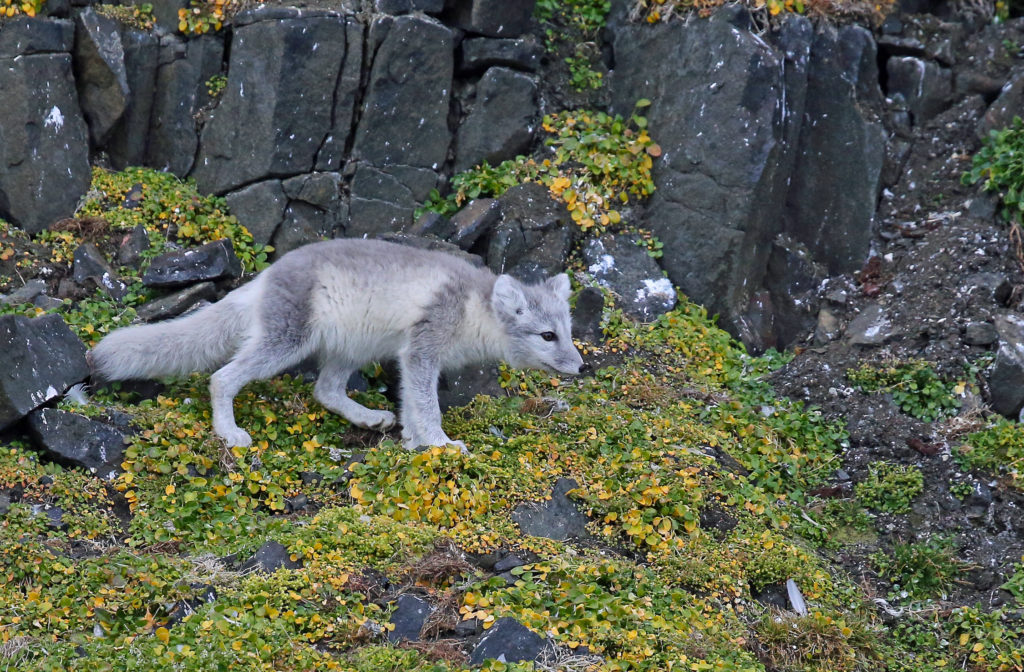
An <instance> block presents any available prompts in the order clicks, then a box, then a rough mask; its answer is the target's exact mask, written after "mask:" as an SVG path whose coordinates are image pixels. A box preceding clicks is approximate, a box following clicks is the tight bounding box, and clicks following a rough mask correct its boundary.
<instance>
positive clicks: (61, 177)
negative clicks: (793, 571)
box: [0, 19, 90, 233]
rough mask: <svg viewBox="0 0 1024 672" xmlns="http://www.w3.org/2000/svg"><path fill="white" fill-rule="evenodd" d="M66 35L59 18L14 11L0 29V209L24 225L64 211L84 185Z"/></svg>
mask: <svg viewBox="0 0 1024 672" xmlns="http://www.w3.org/2000/svg"><path fill="white" fill-rule="evenodd" d="M73 39H74V24H73V23H71V22H70V21H63V20H52V19H17V20H14V21H11V22H9V23H7V24H5V25H4V26H3V30H0V99H2V100H3V104H2V105H0V217H2V218H4V219H7V220H8V221H10V222H11V223H13V224H14V225H16V226H19V227H21V228H22V229H24V230H25V231H28V232H29V233H37V232H39V231H42V230H43V229H45V228H47V227H48V226H49V225H50V224H52V223H53V222H54V221H56V220H58V219H62V218H64V217H69V216H70V215H71V214H72V213H74V211H75V206H76V205H77V203H78V199H79V198H81V196H82V194H84V193H85V190H86V189H87V188H88V187H89V178H90V174H89V144H88V135H87V133H88V132H87V129H86V125H85V120H84V119H83V117H82V111H81V109H80V108H79V104H78V94H77V91H76V90H75V81H74V74H73V72H72V64H71V54H70V50H71V46H72V43H73ZM35 157H46V160H45V161H41V160H38V159H37V158H35Z"/></svg>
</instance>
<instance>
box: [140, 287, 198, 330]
mask: <svg viewBox="0 0 1024 672" xmlns="http://www.w3.org/2000/svg"><path fill="white" fill-rule="evenodd" d="M216 298H217V288H216V287H214V285H213V283H212V282H200V283H199V284H198V285H192V286H191V287H186V288H185V289H183V290H181V291H180V292H175V293H173V294H169V295H167V296H164V297H161V298H159V299H155V300H153V301H149V302H147V303H144V304H142V305H141V306H139V307H138V308H137V309H136V313H137V315H138V318H139V319H140V320H142V321H143V322H156V321H158V320H166V319H169V318H172V317H177V316H178V315H181V314H182V313H184V312H185V311H187V310H188V309H189V308H191V307H193V306H195V305H197V304H198V303H200V302H203V301H207V302H213V301H214V300H215V299H216Z"/></svg>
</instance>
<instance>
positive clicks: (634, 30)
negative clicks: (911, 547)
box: [611, 8, 885, 345]
mask: <svg viewBox="0 0 1024 672" xmlns="http://www.w3.org/2000/svg"><path fill="white" fill-rule="evenodd" d="M746 27H747V17H746V14H745V13H744V12H743V11H742V10H736V9H733V8H723V9H721V10H719V11H718V12H716V14H715V15H714V16H713V17H712V18H711V19H710V20H708V21H707V22H702V23H699V24H691V25H688V26H682V25H671V24H666V25H659V26H655V27H654V28H653V29H651V28H650V27H648V26H643V27H635V26H628V25H627V26H624V27H622V28H621V29H619V30H618V31H617V32H616V37H615V54H616V67H615V70H614V72H613V75H612V77H611V84H612V89H613V101H614V108H615V110H616V111H617V112H619V113H621V114H628V113H629V111H630V110H631V109H632V107H633V105H634V103H635V102H636V101H637V100H639V99H641V98H647V99H649V100H651V101H652V104H651V106H650V107H649V108H647V109H646V110H645V111H644V112H645V114H646V116H647V117H648V120H649V127H650V128H652V129H656V131H654V132H656V133H657V137H658V142H659V144H660V145H661V147H662V149H663V154H662V156H661V158H660V159H658V160H657V161H655V164H654V169H653V173H654V179H655V182H656V184H657V187H658V189H657V191H656V192H655V193H654V195H653V196H652V198H651V200H650V204H649V207H648V208H647V211H646V214H645V215H644V220H645V222H646V225H647V226H648V227H649V228H651V229H652V230H653V231H654V232H655V233H656V234H657V235H658V237H659V238H660V239H661V241H662V242H663V243H664V256H663V258H662V261H661V264H662V266H663V268H665V270H666V271H667V272H668V275H669V278H671V280H672V281H673V282H674V283H675V284H676V285H678V286H679V287H680V288H681V289H682V290H683V291H684V292H686V294H687V295H689V296H690V297H691V298H692V299H694V300H695V301H698V302H700V303H703V304H705V305H707V306H708V308H709V310H710V311H711V312H718V313H719V314H720V315H721V323H722V325H723V326H724V327H726V328H727V329H729V330H730V331H732V332H733V333H734V334H740V333H745V334H758V336H756V339H757V340H760V341H762V342H775V341H776V339H778V338H779V335H778V334H776V333H775V326H774V325H775V322H776V316H775V314H774V310H775V308H774V304H775V301H774V299H775V298H776V297H773V295H772V292H770V291H769V292H766V293H764V295H763V296H762V295H761V293H762V292H765V280H766V276H767V274H768V265H769V259H770V256H771V250H772V241H773V240H774V239H775V237H776V236H777V235H778V234H779V233H788V234H789V235H790V236H791V237H792V238H793V239H794V240H795V241H797V242H799V243H801V244H803V245H804V246H806V248H807V249H808V250H809V251H810V253H811V255H812V259H811V261H812V262H814V263H818V264H821V265H823V266H825V267H826V268H827V269H828V270H829V271H830V272H834V273H835V272H845V271H849V270H852V269H853V268H856V267H858V266H859V265H860V263H862V262H863V257H864V256H865V255H866V254H867V245H868V240H869V237H870V233H871V223H872V218H873V215H874V211H875V204H876V200H877V196H878V193H879V190H880V174H881V167H882V162H883V158H884V149H885V136H884V133H883V129H882V126H881V124H879V123H877V122H876V121H875V118H876V116H875V115H876V112H874V107H877V106H879V105H880V104H881V93H880V91H879V89H878V76H877V65H876V62H875V61H876V50H875V46H874V41H873V39H872V38H871V35H870V33H868V32H867V31H865V30H863V29H860V28H857V27H848V28H843V29H841V30H839V31H836V30H835V29H831V28H822V29H820V30H819V32H818V33H817V34H815V32H814V30H813V28H812V26H811V24H810V22H809V21H807V20H806V19H804V18H802V17H790V18H788V19H787V20H786V21H785V22H784V23H783V24H782V26H781V28H780V29H779V30H778V31H776V32H775V33H774V34H773V35H771V36H770V37H771V42H772V43H773V44H769V43H767V42H765V41H764V40H761V39H757V38H755V37H754V36H753V35H752V34H751V33H750V32H748V31H747V30H746ZM651 54H658V55H659V58H657V59H652V58H651V57H650V55H651ZM851 148H853V151H851ZM766 308H768V310H769V312H768V313H767V314H765V313H764V310H765V309H766ZM765 329H767V332H766V331H765ZM783 341H784V339H783ZM778 344H779V345H785V344H786V343H785V342H779V343H778Z"/></svg>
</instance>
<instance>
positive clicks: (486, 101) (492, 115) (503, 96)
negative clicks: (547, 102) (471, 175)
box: [455, 67, 537, 172]
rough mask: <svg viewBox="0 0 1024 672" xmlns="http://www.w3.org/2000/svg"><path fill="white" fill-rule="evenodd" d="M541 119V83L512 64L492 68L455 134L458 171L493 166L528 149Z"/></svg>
mask: <svg viewBox="0 0 1024 672" xmlns="http://www.w3.org/2000/svg"><path fill="white" fill-rule="evenodd" d="M536 122H537V83H536V82H535V81H534V80H533V78H532V77H530V76H529V75H525V74H523V73H521V72H516V71H515V70H510V69H509V68H499V67H495V68H491V69H490V70H488V71H487V72H486V73H484V76H483V77H482V78H481V79H480V83H479V84H478V85H477V89H476V102H475V105H474V107H473V111H472V112H470V113H469V115H468V116H467V117H466V119H465V120H464V121H463V122H462V125H461V126H460V127H459V131H458V134H457V135H456V138H455V172H461V171H464V170H467V169H469V168H472V167H473V166H475V165H478V164H480V163H482V162H483V161H486V162H488V163H489V164H490V165H492V166H496V165H498V164H500V163H501V162H502V161H504V160H505V159H512V158H515V157H516V156H517V155H519V154H523V153H525V152H526V151H527V150H529V149H530V145H532V144H533V137H534V130H535V126H536Z"/></svg>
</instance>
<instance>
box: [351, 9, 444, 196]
mask: <svg viewBox="0 0 1024 672" xmlns="http://www.w3.org/2000/svg"><path fill="white" fill-rule="evenodd" d="M372 29H376V31H377V32H382V31H383V30H385V29H386V31H387V32H386V35H385V36H384V38H383V42H382V43H381V44H380V46H379V47H378V49H377V52H376V54H375V55H374V58H373V64H372V66H371V68H370V75H369V83H368V85H367V89H366V96H365V99H364V103H363V110H362V114H361V116H360V119H359V126H358V128H357V129H356V135H355V144H354V146H353V150H352V151H353V154H354V156H355V157H356V158H358V159H361V160H363V161H366V162H368V163H370V164H372V165H375V166H387V165H393V164H401V165H407V166H414V167H419V168H430V169H431V170H438V169H440V168H441V166H442V164H444V161H445V157H446V155H447V153H448V145H449V144H451V134H450V132H449V131H448V111H449V110H448V108H449V100H450V97H451V88H452V72H453V70H454V54H453V51H454V36H453V34H452V32H451V30H449V29H448V28H446V27H445V26H443V25H442V24H440V23H438V22H437V21H434V20H433V19H430V18H427V17H422V16H400V17H397V18H391V17H383V18H380V19H377V20H376V21H375V22H374V27H373V28H372ZM353 209H354V208H353Z"/></svg>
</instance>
